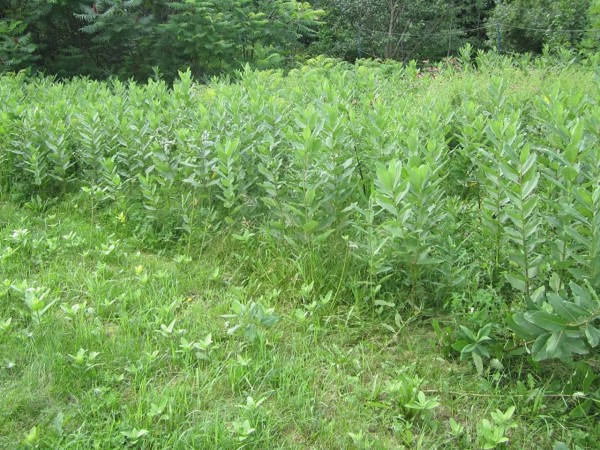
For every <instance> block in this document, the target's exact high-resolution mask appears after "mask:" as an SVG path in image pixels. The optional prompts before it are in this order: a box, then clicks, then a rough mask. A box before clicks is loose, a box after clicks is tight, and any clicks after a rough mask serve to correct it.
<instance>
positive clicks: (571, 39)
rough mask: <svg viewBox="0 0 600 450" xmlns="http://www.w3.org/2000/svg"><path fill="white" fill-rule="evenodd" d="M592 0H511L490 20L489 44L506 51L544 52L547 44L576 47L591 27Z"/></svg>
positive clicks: (502, 3)
mask: <svg viewBox="0 0 600 450" xmlns="http://www.w3.org/2000/svg"><path fill="white" fill-rule="evenodd" d="M589 7H590V0H575V1H567V0H560V1H553V0H552V1H551V0H511V1H504V2H501V3H499V4H498V6H497V7H496V8H495V9H494V11H493V13H492V15H491V17H490V21H489V24H490V25H489V26H490V28H489V32H488V33H489V35H490V43H491V44H492V45H497V44H498V42H495V41H496V39H497V36H496V32H497V29H496V27H497V25H496V24H499V29H500V36H501V38H500V39H501V40H500V45H501V46H502V49H503V50H507V51H514V52H533V53H541V52H542V49H543V47H544V45H545V44H548V45H550V46H551V47H555V46H560V45H569V46H571V47H574V46H576V45H577V44H578V43H579V42H580V41H581V40H582V38H583V36H584V33H585V30H587V29H588V18H587V11H588V8H589Z"/></svg>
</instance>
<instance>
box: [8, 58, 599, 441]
mask: <svg viewBox="0 0 600 450" xmlns="http://www.w3.org/2000/svg"><path fill="white" fill-rule="evenodd" d="M599 142H600V71H598V69H597V68H596V70H595V71H594V65H593V64H585V63H576V62H573V61H571V60H569V58H562V59H561V58H551V57H548V56H544V57H541V58H539V59H536V60H532V59H531V58H529V57H527V56H522V57H517V58H512V57H505V56H498V55H496V54H494V53H479V54H477V55H471V52H470V50H469V49H468V48H466V49H463V50H462V52H461V56H460V58H458V59H457V60H452V61H448V62H445V63H440V64H439V65H438V66H436V67H434V68H431V69H429V70H427V69H419V68H417V66H416V64H415V63H410V64H408V65H402V64H399V63H392V62H389V63H381V62H373V61H360V62H358V63H356V64H355V65H350V64H346V63H342V62H339V61H336V60H331V59H326V58H318V59H315V60H311V61H308V63H307V64H306V65H304V66H302V67H300V68H298V69H294V70H291V71H289V72H288V73H283V72H282V71H253V70H250V69H248V68H247V69H245V70H242V71H240V72H239V73H238V74H237V75H236V76H235V77H232V78H230V79H229V78H222V79H214V80H213V81H211V82H209V83H207V84H202V85H201V84H197V83H195V82H194V81H193V80H192V77H191V75H190V73H180V79H179V80H178V81H176V82H175V83H174V84H173V86H168V85H167V84H165V83H164V82H162V81H160V80H149V82H148V83H147V84H143V85H141V84H136V83H133V82H131V83H124V82H120V81H118V80H112V81H108V82H97V81H92V80H89V79H74V80H71V81H57V80H52V79H48V78H27V77H26V76H25V75H24V74H12V75H10V74H7V75H3V76H2V77H0V364H1V366H0V448H7V449H12V448H42V449H46V448H47V449H57V448H61V449H62V448H65V449H67V448H69V449H71V448H72V449H79V448H81V449H83V448H86V449H87V448H101V449H104V448H107V449H108V448H141V449H162V448H173V449H196V448H226V449H229V448H231V449H234V448H235V449H237V448H290V449H292V448H298V449H300V448H314V449H321V448H322V449H326V448H359V449H367V448H374V449H390V448H407V449H413V448H423V449H429V448H449V449H454V448H465V449H470V448H473V449H479V448H518V449H529V448H531V449H539V448H553V449H556V450H562V449H578V448H595V446H596V445H597V441H598V439H599V438H600V427H599V425H598V413H599V403H600V387H599V383H598V379H597V377H598V376H597V374H598V373H599V368H600V358H599V355H598V343H599V342H600V299H599V298H598V292H600V183H599V180H600V145H599V144H598V143H599Z"/></svg>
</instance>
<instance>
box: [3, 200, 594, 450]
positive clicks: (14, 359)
mask: <svg viewBox="0 0 600 450" xmlns="http://www.w3.org/2000/svg"><path fill="white" fill-rule="evenodd" d="M74 205H79V207H77V208H74V207H73V206H74ZM19 230H20V231H19ZM25 230H26V231H25ZM238 237H239V236H238ZM0 242H1V243H2V245H1V246H0V248H2V250H1V252H0V261H1V263H0V264H1V265H0V275H1V276H0V282H3V281H4V280H5V279H6V280H7V281H6V282H4V283H3V287H2V290H0V311H2V313H1V316H0V321H2V322H0V323H4V324H6V323H7V319H9V318H10V319H12V320H11V322H10V323H9V324H8V325H5V326H3V327H2V328H0V329H1V330H2V331H1V334H0V350H1V355H2V361H1V363H2V367H1V368H0V448H21V447H22V448H49V449H50V448H52V449H55V448H74V449H79V448H81V449H83V448H86V449H87V448H125V447H131V448H147V449H151V448H152V449H158V448H174V449H188V448H290V449H291V448H315V449H317V448H323V449H325V448H381V449H388V448H481V445H482V442H483V441H481V438H480V437H479V436H480V435H481V430H480V428H481V423H482V419H484V418H487V420H489V421H491V420H492V419H491V413H492V412H493V411H495V410H496V409H499V410H501V411H503V412H504V411H506V410H507V409H508V408H510V407H511V406H515V407H516V412H515V415H514V416H513V418H512V419H511V420H512V421H514V423H513V424H514V427H513V428H509V429H508V431H506V435H507V436H508V437H509V439H510V441H509V446H510V447H511V448H532V449H533V448H536V449H537V448H550V447H551V445H552V443H553V442H554V441H555V440H559V441H565V442H569V444H570V445H575V444H577V445H580V446H581V447H584V448H585V447H586V446H587V447H588V448H592V438H591V436H592V435H591V434H590V433H589V432H590V430H593V429H594V427H595V428H596V431H598V430H597V425H594V424H593V423H586V422H585V420H581V419H580V420H579V421H578V422H577V423H576V422H575V419H573V420H570V419H569V418H568V417H560V416H557V414H556V413H557V412H560V411H561V410H566V409H568V408H567V406H568V405H569V404H572V400H571V399H569V398H562V397H560V396H559V397H552V396H547V395H546V396H545V394H544V392H545V391H544V390H542V389H541V388H543V387H544V385H543V384H542V382H541V381H540V380H541V379H542V375H543V372H550V371H552V370H553V369H554V368H553V367H552V366H551V365H548V368H546V369H543V368H542V369H538V370H537V371H536V370H533V369H534V368H532V367H528V366H526V365H522V366H520V367H510V368H509V367H507V368H505V370H498V371H494V370H491V369H490V370H488V371H486V373H485V374H484V375H483V376H477V375H476V373H475V371H474V369H473V368H472V367H471V366H470V365H469V364H468V363H464V362H460V361H458V360H457V359H456V358H455V357H454V356H453V355H450V354H449V353H448V352H447V342H446V339H445V338H444V335H443V330H442V333H441V334H440V332H438V333H436V332H435V331H434V327H433V326H432V323H433V322H432V320H431V319H427V318H423V317H420V318H419V320H411V319H414V318H411V313H410V312H406V313H405V314H406V317H399V318H398V323H396V322H395V321H394V317H390V316H389V314H387V313H386V312H385V311H384V312H382V313H380V314H378V313H377V312H376V311H375V310H374V309H373V308H371V307H363V306H361V305H360V304H357V303H354V302H353V301H352V299H350V298H345V295H346V294H345V293H343V292H342V293H333V295H330V299H329V301H328V302H327V297H326V296H323V295H321V294H320V293H318V292H317V291H316V290H315V289H314V288H313V289H311V286H310V284H308V283H306V280H301V279H299V277H298V276H296V277H294V272H295V264H296V263H295V261H293V260H292V259H291V258H290V257H289V256H287V257H286V254H287V253H286V249H284V248H278V247H276V246H269V245H266V244H265V245H263V244H259V243H258V242H260V240H258V239H256V240H249V241H248V242H246V243H243V242H241V241H240V240H239V239H236V238H235V237H233V236H232V235H231V234H228V233H225V232H223V234H222V235H221V238H220V239H219V240H216V239H215V240H214V241H213V242H212V244H211V245H210V246H209V247H208V248H207V249H200V248H197V247H195V246H192V247H191V252H190V254H189V257H183V256H181V255H179V253H178V251H180V252H183V251H185V247H186V245H185V244H183V245H182V248H179V249H171V250H154V251H150V250H148V248H146V247H145V246H144V245H143V244H142V243H140V242H139V241H138V240H137V239H136V238H135V237H134V236H133V235H132V234H131V233H130V232H129V231H128V228H127V224H126V223H122V220H115V218H112V217H107V216H100V217H99V218H97V220H96V223H95V224H94V225H93V224H92V223H91V222H90V218H89V208H88V207H87V205H86V204H85V203H84V201H83V200H82V199H81V198H78V197H74V198H71V199H70V200H69V201H66V202H61V203H56V204H49V205H42V204H40V203H39V202H35V201H33V202H30V203H27V204H25V205H22V206H16V205H14V204H12V203H7V202H2V203H0ZM9 248H12V250H9ZM11 285H12V286H13V287H10V286H11ZM28 288H29V293H30V294H29V295H30V296H31V295H34V293H35V295H37V296H38V297H39V296H41V295H42V293H43V292H47V294H46V296H45V297H44V299H43V300H42V301H44V302H45V305H47V304H49V303H51V302H54V303H52V305H51V306H50V307H49V308H48V309H47V310H46V311H45V312H44V313H43V315H41V316H40V315H38V316H36V315H35V314H34V313H32V311H31V310H30V308H29V307H28V306H27V304H26V301H25V299H26V296H27V294H26V293H27V292H28V291H27V289H28ZM34 289H37V291H34ZM338 294H339V295H338ZM236 301H237V302H239V303H240V304H242V305H247V304H249V302H251V301H255V302H257V304H259V305H262V309H261V308H259V309H260V310H261V312H263V313H264V314H265V315H266V316H267V317H270V316H273V315H275V316H276V317H277V320H276V321H275V323H274V324H272V325H271V323H270V321H269V320H264V321H262V322H261V320H260V318H257V317H254V318H253V317H250V316H249V315H246V316H244V315H243V314H242V313H239V314H237V315H236V314H234V309H235V308H234V305H235V304H236ZM313 301H315V302H316V303H314V304H312V305H311V303H312V302H313ZM302 305H304V306H302ZM269 308H274V312H273V313H272V314H271V313H270V312H269ZM228 315H229V316H230V315H233V316H234V317H223V316H228ZM273 320H274V319H273ZM437 320H438V321H440V322H441V323H442V324H445V323H448V324H453V322H452V320H450V319H449V318H446V319H445V318H440V317H438V318H437ZM261 323H262V325H261ZM237 324H241V327H240V328H238V329H237V330H235V331H234V332H231V333H228V329H229V330H231V328H232V327H234V326H235V325H237ZM384 325H387V328H386V327H385V326H384ZM398 325H400V327H401V329H400V330H398V328H397V327H398ZM388 328H393V329H395V330H396V332H395V333H391V332H390V331H389V329H388ZM253 335H254V337H253ZM184 339H185V341H184ZM186 341H187V344H186ZM189 343H196V345H192V344H189ZM521 364H522V363H521ZM557 367H559V366H557ZM546 374H547V373H546ZM521 380H525V381H524V382H523V381H521ZM394 385H395V387H394ZM402 387H407V388H408V391H409V398H405V397H403V396H402V393H401V390H402ZM418 391H421V392H423V393H424V394H425V398H426V399H427V400H428V401H429V400H431V401H437V402H439V406H437V407H432V408H431V409H426V408H425V409H423V410H422V411H421V410H418V409H412V408H408V407H406V405H407V404H408V403H409V400H410V401H415V400H416V398H417V393H418ZM553 417H559V418H553ZM451 419H452V421H454V424H455V427H452V426H451ZM490 426H491V425H490ZM478 430H479V431H478Z"/></svg>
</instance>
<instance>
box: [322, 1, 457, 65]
mask: <svg viewBox="0 0 600 450" xmlns="http://www.w3.org/2000/svg"><path fill="white" fill-rule="evenodd" d="M317 4H318V5H319V6H322V7H324V8H326V9H329V10H330V14H329V15H328V16H327V20H328V21H329V25H330V27H331V29H333V30H336V31H337V33H336V35H332V34H331V32H330V31H325V33H326V34H325V35H324V37H325V39H326V40H327V41H328V42H334V43H335V40H336V39H339V40H341V41H343V42H344V45H345V46H346V47H347V52H346V57H347V58H348V59H352V57H353V56H354V57H355V56H358V57H360V56H363V55H362V53H364V54H365V55H367V56H374V57H383V58H392V59H399V60H404V61H406V60H408V59H412V58H440V57H443V56H447V55H448V54H449V53H453V52H454V51H455V50H457V49H458V48H459V47H461V46H462V45H463V44H464V42H465V41H464V33H463V32H462V26H463V23H462V22H461V18H460V17H459V13H460V12H461V9H460V8H459V7H458V5H460V4H461V2H456V1H453V0H368V1H367V0H321V1H320V2H318V3H317ZM463 9H464V8H463ZM328 28H329V27H328ZM352 47H354V48H355V49H356V51H352V50H351V48H352ZM338 48H339V47H338ZM334 49H335V45H334ZM319 50H326V49H323V48H322V46H321V47H319ZM358 53H361V54H358Z"/></svg>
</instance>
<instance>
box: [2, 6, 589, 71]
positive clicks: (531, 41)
mask: <svg viewBox="0 0 600 450" xmlns="http://www.w3.org/2000/svg"><path fill="white" fill-rule="evenodd" d="M599 30H600V0H504V1H500V0H470V1H462V0H313V1H312V2H310V3H309V2H303V1H299V0H212V1H211V0H182V1H169V0H97V1H86V0H0V72H2V71H14V70H21V69H27V68H30V69H31V70H32V71H36V72H37V71H41V72H44V73H47V74H52V75H57V76H59V77H72V76H78V75H85V76H89V77H92V78H97V79H103V78H107V77H109V76H117V77H120V78H133V79H136V80H145V79H147V78H148V77H151V76H161V77H163V78H165V79H168V80H169V79H173V78H174V77H175V76H176V75H177V72H178V71H179V70H181V69H184V68H188V67H189V68H190V69H191V70H192V73H193V74H194V75H195V76H196V77H197V78H203V77H210V76H213V75H217V74H224V73H230V72H232V71H233V70H235V69H238V68H239V67H241V65H243V64H247V63H248V64H250V65H252V66H254V67H258V68H275V67H286V66H290V65H291V64H294V63H295V62H297V61H302V60H304V59H306V58H310V57H312V56H315V55H318V54H324V55H328V56H334V57H339V58H342V59H346V60H348V61H353V60H355V59H358V58H390V59H396V60H404V61H408V60H410V59H417V60H432V61H434V60H439V59H441V58H444V57H448V56H452V55H454V54H456V52H457V51H458V49H459V48H461V47H462V46H464V45H465V44H467V43H469V44H470V45H471V46H472V47H474V48H476V49H490V48H497V49H498V50H500V51H505V52H532V53H540V52H542V50H543V48H544V46H545V45H547V46H553V47H554V46H561V47H568V48H571V49H576V50H578V51H597V50H598V41H599V40H600V32H599Z"/></svg>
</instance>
